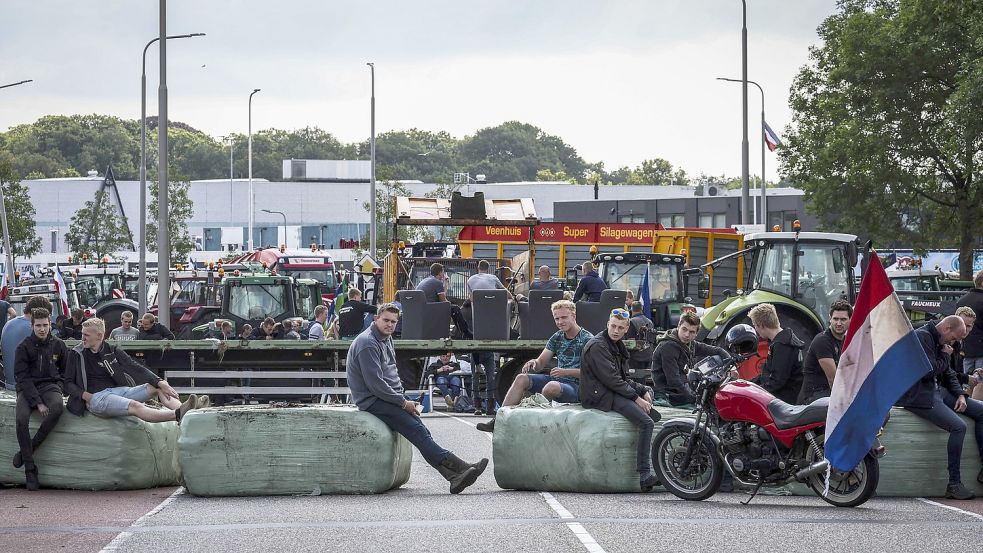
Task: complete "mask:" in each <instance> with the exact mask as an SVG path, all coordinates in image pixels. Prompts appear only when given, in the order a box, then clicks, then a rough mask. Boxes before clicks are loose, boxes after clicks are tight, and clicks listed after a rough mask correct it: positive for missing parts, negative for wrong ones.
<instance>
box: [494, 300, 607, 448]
mask: <svg viewBox="0 0 983 553" xmlns="http://www.w3.org/2000/svg"><path fill="white" fill-rule="evenodd" d="M550 309H552V310H553V322H555V323H556V327H557V328H558V329H559V330H558V331H557V332H556V334H553V336H551V337H550V339H549V341H547V342H546V348H545V349H543V353H540V354H539V357H538V358H536V359H532V360H530V361H527V362H526V364H525V365H523V366H522V372H521V373H520V374H518V375H516V377H515V380H514V381H513V382H512V386H511V387H510V388H509V391H508V393H507V394H505V399H504V400H503V401H502V407H511V406H513V405H518V404H519V402H520V401H522V398H523V397H525V395H526V393H527V392H528V393H531V394H538V393H542V394H543V395H544V396H546V399H551V400H556V401H559V402H560V403H577V402H578V401H580V380H579V379H580V355H581V353H583V351H584V346H586V345H587V342H588V341H589V340H590V339H591V338H593V336H591V333H590V332H588V331H587V330H585V329H583V328H580V325H578V324H577V304H575V303H573V302H572V301H570V300H560V301H558V302H554V303H553V305H552V306H550ZM554 356H556V368H555V369H552V370H551V371H550V372H549V374H529V371H531V370H542V369H544V368H545V367H546V364H547V363H549V362H550V359H552V358H553V357H554ZM476 426H477V428H478V430H481V431H482V432H494V431H495V419H492V420H490V421H488V422H481V423H478V424H477V425H476Z"/></svg>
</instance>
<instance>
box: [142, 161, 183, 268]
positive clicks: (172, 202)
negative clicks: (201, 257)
mask: <svg viewBox="0 0 983 553" xmlns="http://www.w3.org/2000/svg"><path fill="white" fill-rule="evenodd" d="M170 174H171V175H173V176H174V179H175V180H174V181H171V182H170V184H168V186H167V213H168V215H167V231H168V235H169V238H170V247H171V253H170V258H171V264H172V265H173V264H175V263H185V262H186V261H187V260H188V254H190V253H191V252H192V251H194V249H195V243H194V240H192V238H191V233H190V232H189V231H188V221H189V220H190V219H191V216H192V215H194V212H195V207H194V204H193V203H192V202H191V195H190V193H189V191H190V190H191V183H190V182H189V181H188V180H187V179H186V178H184V177H183V176H181V175H180V173H178V172H177V171H174V170H172V171H171V172H170ZM159 188H160V187H159V186H158V185H157V179H154V180H153V181H151V183H150V204H149V209H150V219H149V221H147V235H146V240H147V241H146V244H147V249H148V250H150V251H152V252H156V251H157V229H158V226H159V224H160V219H159V218H158V217H157V212H158V211H157V210H158V207H157V206H158V203H157V202H158V194H159Z"/></svg>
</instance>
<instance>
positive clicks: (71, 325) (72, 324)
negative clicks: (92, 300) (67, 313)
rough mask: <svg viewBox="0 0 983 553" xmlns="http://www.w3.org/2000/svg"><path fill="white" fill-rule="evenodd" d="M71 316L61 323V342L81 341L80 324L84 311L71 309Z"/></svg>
mask: <svg viewBox="0 0 983 553" xmlns="http://www.w3.org/2000/svg"><path fill="white" fill-rule="evenodd" d="M71 314H72V316H71V317H70V318H67V319H63V320H62V321H61V339H62V340H81V339H82V323H83V322H84V321H85V311H82V310H81V309H79V308H77V307H76V308H75V309H72V311H71Z"/></svg>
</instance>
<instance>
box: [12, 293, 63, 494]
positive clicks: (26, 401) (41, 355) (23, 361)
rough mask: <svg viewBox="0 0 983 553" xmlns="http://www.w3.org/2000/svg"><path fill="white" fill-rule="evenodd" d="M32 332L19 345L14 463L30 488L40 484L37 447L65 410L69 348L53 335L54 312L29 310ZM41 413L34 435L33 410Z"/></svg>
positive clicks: (42, 309) (16, 367)
mask: <svg viewBox="0 0 983 553" xmlns="http://www.w3.org/2000/svg"><path fill="white" fill-rule="evenodd" d="M30 317H31V323H32V329H33V332H34V333H33V334H32V335H31V336H28V337H27V338H26V339H25V340H24V341H23V342H21V344H20V345H19V346H17V354H16V365H15V374H16V377H17V414H16V421H17V423H16V425H17V443H18V444H19V445H20V451H18V452H17V454H16V455H14V467H16V468H20V467H24V474H25V477H26V479H27V489H28V490H31V491H35V490H37V489H39V488H40V483H39V482H38V467H37V465H35V464H34V451H35V450H36V449H37V448H38V447H39V446H40V445H41V442H43V441H44V439H45V438H47V437H48V433H49V432H51V430H52V429H54V427H55V425H56V424H58V419H59V418H60V417H61V414H62V412H63V411H64V404H63V403H62V400H61V396H62V389H61V379H62V376H63V375H64V374H65V358H66V357H67V356H68V348H66V347H65V342H62V341H61V340H60V339H58V338H56V337H54V336H51V313H50V312H49V311H48V310H47V309H45V308H43V307H36V308H34V309H32V310H31V312H30ZM35 409H36V410H37V412H38V414H40V415H41V427H40V428H38V431H37V434H35V435H34V438H33V439H32V438H31V429H30V426H29V425H30V421H31V414H32V413H33V412H34V410H35Z"/></svg>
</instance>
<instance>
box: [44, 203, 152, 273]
mask: <svg viewBox="0 0 983 553" xmlns="http://www.w3.org/2000/svg"><path fill="white" fill-rule="evenodd" d="M86 238H88V243H86ZM65 243H66V244H68V249H69V251H71V252H72V253H73V254H74V255H76V256H78V257H82V256H86V257H87V258H88V259H90V260H93V261H95V260H98V259H102V258H103V257H104V256H107V255H109V254H112V253H115V252H117V251H120V250H128V249H130V246H131V245H133V244H134V240H133V237H132V236H130V227H129V224H128V223H127V220H126V217H123V215H122V214H121V213H120V212H119V211H118V210H117V209H116V202H115V199H114V198H113V197H112V196H111V195H110V194H109V193H108V191H103V190H96V195H95V198H94V199H92V200H89V201H87V202H85V203H84V204H83V205H82V207H81V208H80V209H79V210H78V211H76V212H75V215H72V220H71V221H70V222H69V223H68V232H67V233H66V234H65ZM38 249H39V250H40V241H39V244H38Z"/></svg>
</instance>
